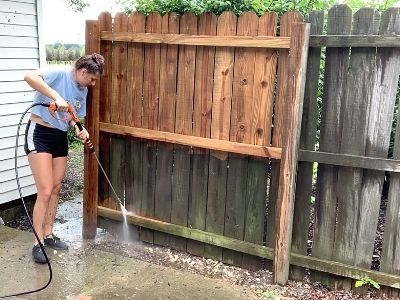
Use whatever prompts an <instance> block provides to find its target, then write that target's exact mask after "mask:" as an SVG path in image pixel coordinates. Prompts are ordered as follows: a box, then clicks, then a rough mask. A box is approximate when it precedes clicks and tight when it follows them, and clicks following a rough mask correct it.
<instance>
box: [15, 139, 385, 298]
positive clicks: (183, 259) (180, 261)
mask: <svg viewBox="0 0 400 300" xmlns="http://www.w3.org/2000/svg"><path fill="white" fill-rule="evenodd" d="M82 190H83V148H82V147H79V148H76V149H73V150H71V151H70V154H69V156H68V168H67V172H66V176H65V179H64V181H63V186H62V190H61V201H69V200H71V199H73V198H74V197H75V196H77V195H79V194H81V193H82ZM57 221H58V222H62V221H63V220H57ZM7 225H8V226H11V227H14V228H19V229H22V230H30V228H29V224H28V221H27V219H26V217H21V218H20V219H18V220H14V221H12V222H9V223H8V224H7ZM377 243H379V238H378V240H377ZM90 245H91V246H89V247H98V248H100V249H102V250H105V251H109V252H113V253H119V254H122V255H126V256H129V257H135V258H138V259H141V260H144V261H148V262H151V263H155V264H158V265H162V266H166V267H170V268H175V269H182V270H187V271H189V272H193V273H196V274H201V275H203V276H207V277H211V278H220V279H224V280H227V281H229V282H232V283H235V284H239V285H242V286H246V287H249V288H251V289H253V290H254V291H255V292H256V293H257V295H258V296H259V297H260V299H282V300H284V299H338V300H339V299H377V300H378V299H389V298H384V297H379V296H376V294H375V292H374V291H370V292H368V293H367V294H364V295H362V296H360V295H354V294H353V293H352V292H349V291H329V290H328V289H327V288H325V287H324V286H322V285H321V284H319V283H313V282H310V281H309V280H308V278H305V279H304V280H303V281H301V282H294V281H289V282H288V284H287V285H286V286H284V287H281V286H278V285H274V284H272V273H271V272H269V271H268V270H259V271H249V270H246V269H242V268H239V267H235V266H230V265H226V264H223V263H221V262H218V261H215V260H212V259H206V258H201V257H196V256H193V255H190V254H188V253H184V252H180V251H176V250H172V249H169V248H164V247H159V246H155V245H150V244H142V243H122V242H120V241H117V240H114V241H113V240H107V241H100V242H96V243H94V244H90Z"/></svg>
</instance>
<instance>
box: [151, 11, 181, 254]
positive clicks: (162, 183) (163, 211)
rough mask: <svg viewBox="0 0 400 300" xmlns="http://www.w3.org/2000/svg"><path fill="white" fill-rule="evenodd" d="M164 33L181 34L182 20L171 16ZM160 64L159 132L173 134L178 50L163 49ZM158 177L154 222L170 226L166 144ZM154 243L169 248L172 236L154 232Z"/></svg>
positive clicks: (159, 154) (170, 158) (165, 18)
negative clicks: (168, 223) (157, 221)
mask: <svg viewBox="0 0 400 300" xmlns="http://www.w3.org/2000/svg"><path fill="white" fill-rule="evenodd" d="M161 27H162V32H163V33H179V16H178V15H176V14H174V13H168V14H166V15H164V16H163V18H162V26H161ZM160 51H161V58H160V59H161V60H160V94H159V104H158V107H159V124H158V125H159V126H158V129H159V130H162V131H167V132H174V125H175V94H176V74H177V70H176V61H177V59H178V46H176V45H161V50H160ZM157 151H158V152H157V174H156V191H155V204H154V205H155V218H156V219H157V220H161V221H166V222H171V201H172V165H173V147H172V145H169V144H166V143H162V142H160V143H158V150H157ZM154 243H155V244H159V245H163V246H168V245H169V236H168V235H166V234H165V233H162V232H154Z"/></svg>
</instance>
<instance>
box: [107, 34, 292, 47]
mask: <svg viewBox="0 0 400 300" xmlns="http://www.w3.org/2000/svg"><path fill="white" fill-rule="evenodd" d="M100 38H101V39H102V40H104V41H118V42H133V43H149V44H167V45H192V46H215V47H245V48H282V49H289V48H290V38H287V37H267V36H265V37H263V36H251V37H249V36H222V37H221V36H218V37H217V36H201V35H188V34H161V33H129V32H110V31H102V32H101V33H100Z"/></svg>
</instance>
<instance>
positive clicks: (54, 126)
mask: <svg viewBox="0 0 400 300" xmlns="http://www.w3.org/2000/svg"><path fill="white" fill-rule="evenodd" d="M103 65H104V58H103V56H101V55H100V54H97V53H93V54H91V55H86V56H83V57H81V58H79V59H78V60H77V61H76V63H75V65H74V67H73V68H69V69H61V70H59V69H57V70H52V69H49V70H36V71H32V72H29V73H28V74H26V75H25V77H24V79H25V81H26V82H27V83H28V84H29V85H30V86H31V87H32V88H33V89H35V90H36V93H35V96H34V100H33V102H34V103H41V102H44V103H49V102H51V101H54V102H55V104H56V106H57V112H56V113H54V114H51V113H50V112H49V110H48V108H47V107H43V106H35V107H34V108H33V109H32V114H31V117H30V120H29V121H28V124H27V127H26V131H25V152H26V154H27V155H28V161H29V166H30V168H31V170H32V174H33V178H34V180H35V185H36V189H37V198H36V202H35V206H34V208H33V226H34V227H35V230H36V232H37V234H38V236H39V238H40V239H41V242H42V243H43V244H44V245H45V246H46V247H50V248H53V249H58V250H66V249H68V246H67V244H66V243H64V242H62V241H61V240H60V239H59V238H58V237H56V236H55V235H54V234H53V224H54V219H55V215H56V211H57V206H58V199H59V193H60V188H61V181H62V179H63V178H64V174H65V170H66V167H67V155H68V142H67V131H68V128H69V127H72V128H74V129H75V134H76V136H77V137H79V138H80V139H81V140H85V139H86V138H89V134H88V132H87V131H86V129H85V128H84V129H83V130H82V131H79V129H78V128H77V126H75V125H76V124H75V122H74V121H73V120H71V118H70V116H68V114H67V113H65V112H66V111H67V110H68V105H71V106H72V107H74V109H75V111H76V113H77V115H78V116H79V117H84V116H85V114H86V96H87V92H88V89H87V87H88V86H93V85H95V84H96V81H97V80H98V79H99V78H100V76H101V75H102V74H103ZM32 256H33V259H34V261H35V262H37V263H46V259H45V256H44V254H43V252H42V251H41V249H40V246H39V244H38V241H37V240H35V243H34V246H33V249H32Z"/></svg>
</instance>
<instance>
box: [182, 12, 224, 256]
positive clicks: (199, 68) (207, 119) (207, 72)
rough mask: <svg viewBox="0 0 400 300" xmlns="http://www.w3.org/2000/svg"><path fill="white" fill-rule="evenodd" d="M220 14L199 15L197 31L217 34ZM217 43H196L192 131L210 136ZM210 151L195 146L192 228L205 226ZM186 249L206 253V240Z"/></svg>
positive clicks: (189, 222)
mask: <svg viewBox="0 0 400 300" xmlns="http://www.w3.org/2000/svg"><path fill="white" fill-rule="evenodd" d="M216 30H217V17H216V16H215V15H214V14H212V13H205V14H202V15H201V16H200V17H199V21H198V34H199V35H216V33H217V31H216ZM214 57H215V47H197V54H196V75H195V92H194V104H193V135H195V136H200V137H206V138H209V137H210V134H211V107H212V91H213V72H214ZM209 160H210V151H208V150H205V149H200V148H195V149H194V150H193V156H192V174H191V176H190V178H191V183H190V186H191V189H192V191H191V196H190V202H189V219H188V225H189V227H190V228H195V229H200V230H205V227H206V204H207V186H208V164H209ZM187 251H188V252H189V253H192V254H195V255H198V256H203V255H204V244H203V243H200V242H197V241H193V240H188V241H187Z"/></svg>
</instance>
